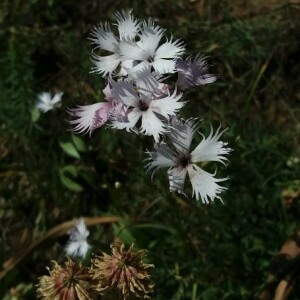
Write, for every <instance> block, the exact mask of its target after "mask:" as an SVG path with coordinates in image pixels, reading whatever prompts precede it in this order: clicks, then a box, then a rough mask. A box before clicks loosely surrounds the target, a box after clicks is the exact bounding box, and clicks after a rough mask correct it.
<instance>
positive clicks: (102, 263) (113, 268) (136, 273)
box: [92, 244, 154, 299]
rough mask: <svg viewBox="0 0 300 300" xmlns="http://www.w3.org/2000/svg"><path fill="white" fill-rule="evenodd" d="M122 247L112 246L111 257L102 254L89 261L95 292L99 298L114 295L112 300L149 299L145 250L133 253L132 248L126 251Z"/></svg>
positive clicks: (148, 266) (148, 276)
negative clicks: (90, 262)
mask: <svg viewBox="0 0 300 300" xmlns="http://www.w3.org/2000/svg"><path fill="white" fill-rule="evenodd" d="M124 247H125V246H124V244H121V245H120V246H115V245H111V249H112V254H111V255H108V254H107V253H104V252H102V256H97V257H96V258H95V259H93V260H92V263H93V264H94V266H95V268H94V269H93V273H94V279H95V280H96V281H97V282H98V284H97V285H96V290H97V291H99V292H100V293H102V294H105V295H109V294H114V295H115V299H117V297H118V298H119V299H136V298H141V299H149V298H150V296H149V294H150V293H151V292H152V291H153V286H154V285H153V284H151V281H150V275H149V274H148V272H147V269H148V268H150V267H153V265H151V264H145V263H144V262H143V259H144V257H145V251H144V250H138V251H134V250H133V247H134V244H132V245H131V246H130V248H129V249H128V250H127V251H126V250H124Z"/></svg>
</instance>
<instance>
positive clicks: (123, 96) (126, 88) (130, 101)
mask: <svg viewBox="0 0 300 300" xmlns="http://www.w3.org/2000/svg"><path fill="white" fill-rule="evenodd" d="M111 85H112V88H113V89H112V91H113V97H114V99H116V100H117V101H119V102H121V103H123V104H125V105H126V106H128V107H130V106H131V107H137V106H138V104H139V99H138V95H137V92H136V91H135V89H134V88H133V86H132V85H131V84H130V83H128V82H126V81H117V82H115V81H113V80H112V81H111Z"/></svg>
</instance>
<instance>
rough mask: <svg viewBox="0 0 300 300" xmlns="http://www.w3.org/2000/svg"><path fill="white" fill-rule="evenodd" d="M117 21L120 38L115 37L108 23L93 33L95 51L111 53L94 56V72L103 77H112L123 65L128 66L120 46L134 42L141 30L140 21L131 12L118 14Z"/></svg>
mask: <svg viewBox="0 0 300 300" xmlns="http://www.w3.org/2000/svg"><path fill="white" fill-rule="evenodd" d="M115 19H116V22H117V24H116V25H117V28H118V32H119V37H116V36H115V35H114V33H113V32H112V30H111V28H110V25H109V24H108V23H105V24H100V25H99V26H98V27H95V28H94V30H93V31H92V37H91V40H92V41H93V42H94V43H95V44H96V48H95V49H98V48H99V49H102V50H105V51H107V52H109V53H111V54H110V55H107V56H99V55H96V54H93V62H94V64H95V67H94V69H93V71H94V72H96V73H100V74H102V75H103V76H106V75H107V74H109V75H111V74H112V73H113V72H114V71H115V70H116V69H117V68H118V66H119V65H120V64H121V68H122V65H123V63H124V65H127V64H128V62H126V60H125V61H124V59H122V56H121V54H120V51H119V48H120V44H121V43H122V42H123V41H131V40H133V39H134V38H135V37H136V35H137V33H138V31H139V29H140V24H139V21H138V20H136V19H134V17H133V16H131V12H125V11H122V12H117V13H116V14H115ZM124 72H125V70H122V69H121V73H124Z"/></svg>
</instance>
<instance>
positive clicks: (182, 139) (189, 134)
mask: <svg viewBox="0 0 300 300" xmlns="http://www.w3.org/2000/svg"><path fill="white" fill-rule="evenodd" d="M198 123H199V121H198V120H197V119H193V118H190V119H188V120H186V121H185V120H178V119H177V118H176V117H173V118H172V121H171V132H170V139H171V141H172V143H173V145H174V147H175V148H176V150H177V151H178V152H179V153H181V154H183V155H187V154H188V153H189V152H190V147H191V143H192V139H193V136H194V134H195V132H196V131H197V125H198Z"/></svg>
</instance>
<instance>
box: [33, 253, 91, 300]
mask: <svg viewBox="0 0 300 300" xmlns="http://www.w3.org/2000/svg"><path fill="white" fill-rule="evenodd" d="M47 269H48V271H49V276H47V275H44V276H42V277H40V278H39V283H38V285H37V286H38V289H37V293H38V295H39V296H40V297H41V298H42V299H46V300H90V299H95V298H94V295H95V290H94V284H93V279H92V276H91V275H92V274H91V269H90V268H87V267H83V266H82V264H81V263H75V262H73V261H72V260H71V259H70V258H68V261H67V262H66V263H65V266H60V265H59V264H58V263H57V262H56V261H53V268H52V269H51V270H50V268H47Z"/></svg>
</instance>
